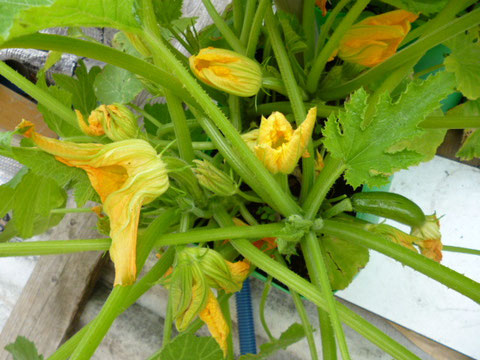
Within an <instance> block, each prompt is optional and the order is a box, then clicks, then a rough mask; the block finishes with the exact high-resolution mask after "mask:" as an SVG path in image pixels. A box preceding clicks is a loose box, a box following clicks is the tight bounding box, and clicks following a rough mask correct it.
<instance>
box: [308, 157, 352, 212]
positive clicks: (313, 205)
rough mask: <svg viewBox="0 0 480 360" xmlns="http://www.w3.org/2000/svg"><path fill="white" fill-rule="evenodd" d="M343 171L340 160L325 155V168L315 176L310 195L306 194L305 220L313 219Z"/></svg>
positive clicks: (342, 164) (343, 167)
mask: <svg viewBox="0 0 480 360" xmlns="http://www.w3.org/2000/svg"><path fill="white" fill-rule="evenodd" d="M344 171H345V164H344V163H343V161H342V160H339V159H335V158H333V157H331V155H327V157H326V158H325V167H324V168H323V170H322V171H321V172H320V174H319V175H318V176H317V179H316V180H315V184H314V185H313V188H312V191H311V192H310V194H308V197H307V199H306V200H305V203H304V205H303V209H304V210H305V218H307V219H314V218H315V216H316V215H317V213H318V210H319V209H320V206H321V205H322V202H323V200H325V197H326V196H327V193H328V191H329V190H330V188H331V187H332V186H333V184H335V181H336V180H337V179H338V178H339V177H340V176H341V175H342V174H343V172H344Z"/></svg>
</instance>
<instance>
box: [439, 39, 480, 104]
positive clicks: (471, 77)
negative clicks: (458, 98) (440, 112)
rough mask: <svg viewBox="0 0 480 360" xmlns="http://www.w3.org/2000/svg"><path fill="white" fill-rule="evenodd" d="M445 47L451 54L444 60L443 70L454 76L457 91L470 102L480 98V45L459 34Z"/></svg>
mask: <svg viewBox="0 0 480 360" xmlns="http://www.w3.org/2000/svg"><path fill="white" fill-rule="evenodd" d="M446 45H447V46H448V47H449V48H450V49H451V50H452V53H451V54H450V55H449V56H448V57H447V58H446V59H445V69H446V70H447V71H449V72H452V73H454V74H455V78H456V79H457V89H458V90H459V91H461V92H462V93H463V95H464V96H465V97H467V98H468V99H470V100H476V99H478V98H480V43H479V42H478V41H477V39H475V37H473V36H470V35H466V34H460V35H459V36H456V37H455V38H453V39H452V40H450V41H448V42H447V43H446Z"/></svg>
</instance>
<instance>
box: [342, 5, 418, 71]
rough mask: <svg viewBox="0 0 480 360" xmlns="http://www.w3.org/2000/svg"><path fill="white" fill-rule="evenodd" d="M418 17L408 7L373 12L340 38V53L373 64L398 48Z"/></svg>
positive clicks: (343, 56) (362, 62) (371, 65)
mask: <svg viewBox="0 0 480 360" xmlns="http://www.w3.org/2000/svg"><path fill="white" fill-rule="evenodd" d="M417 18H418V15H415V14H413V13H411V12H408V11H405V10H395V11H390V12H388V13H385V14H381V15H377V16H371V17H368V18H366V19H364V20H362V21H360V22H359V23H358V24H355V25H353V26H352V27H351V28H350V29H349V30H348V31H347V32H346V33H345V35H344V36H343V38H342V40H340V45H339V47H338V56H339V57H340V58H342V59H343V60H345V61H348V62H351V63H355V64H360V65H363V66H367V67H373V66H375V65H377V64H379V63H381V62H383V61H385V60H386V59H388V58H389V57H391V56H392V55H393V54H395V52H396V51H397V48H398V46H399V45H400V43H401V42H402V40H403V39H404V38H405V36H406V35H407V34H408V32H409V31H410V24H411V23H412V22H413V21H415V20H416V19H417Z"/></svg>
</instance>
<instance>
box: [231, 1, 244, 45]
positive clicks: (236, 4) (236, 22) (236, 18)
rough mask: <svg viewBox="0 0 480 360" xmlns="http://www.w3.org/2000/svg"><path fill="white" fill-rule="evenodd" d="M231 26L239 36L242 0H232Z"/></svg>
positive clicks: (241, 19) (242, 15)
mask: <svg viewBox="0 0 480 360" xmlns="http://www.w3.org/2000/svg"><path fill="white" fill-rule="evenodd" d="M232 4H233V28H234V30H235V33H236V34H237V36H240V32H241V31H242V24H243V18H244V13H245V12H244V7H243V0H233V1H232Z"/></svg>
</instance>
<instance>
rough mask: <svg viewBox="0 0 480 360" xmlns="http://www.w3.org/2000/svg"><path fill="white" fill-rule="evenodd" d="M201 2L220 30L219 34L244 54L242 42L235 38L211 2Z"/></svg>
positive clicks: (206, 0)
mask: <svg viewBox="0 0 480 360" xmlns="http://www.w3.org/2000/svg"><path fill="white" fill-rule="evenodd" d="M202 2H203V5H204V6H205V8H206V9H207V12H208V14H209V15H210V17H211V18H212V20H213V22H214V23H215V26H216V27H217V29H218V31H220V34H222V36H223V37H224V38H225V40H226V41H227V43H228V45H230V47H231V48H232V49H233V50H234V51H236V52H238V53H240V54H242V55H244V54H245V52H246V50H245V47H244V46H243V44H242V42H241V41H240V40H239V39H238V38H237V36H236V35H235V33H234V32H233V31H232V29H230V28H229V27H228V25H227V23H226V22H225V20H223V19H222V17H221V16H220V14H219V13H218V11H217V9H215V6H213V4H212V2H211V1H210V0H202Z"/></svg>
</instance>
